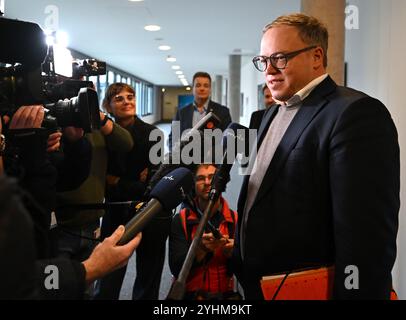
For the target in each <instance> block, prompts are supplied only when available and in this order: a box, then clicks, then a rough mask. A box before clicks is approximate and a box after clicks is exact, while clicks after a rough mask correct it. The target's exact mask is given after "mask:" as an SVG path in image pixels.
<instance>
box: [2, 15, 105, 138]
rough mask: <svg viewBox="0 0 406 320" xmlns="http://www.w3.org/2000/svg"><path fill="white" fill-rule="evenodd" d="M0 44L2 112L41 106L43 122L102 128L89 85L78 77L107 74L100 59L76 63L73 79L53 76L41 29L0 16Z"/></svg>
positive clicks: (97, 103)
mask: <svg viewBox="0 0 406 320" xmlns="http://www.w3.org/2000/svg"><path fill="white" fill-rule="evenodd" d="M0 43H1V49H0V115H9V116H12V115H13V114H14V112H15V111H16V110H17V109H18V108H19V107H21V106H23V105H35V104H42V105H44V107H45V108H46V117H45V121H44V123H43V126H47V127H49V126H51V127H53V126H54V127H67V126H74V127H77V128H82V129H83V130H84V131H85V132H91V131H92V130H94V129H100V113H99V102H98V101H99V99H98V97H97V93H96V91H95V90H94V89H93V83H92V82H91V81H82V80H79V79H81V78H82V77H84V76H93V75H99V74H105V73H106V64H105V63H104V62H101V61H97V60H95V59H87V60H83V61H75V62H73V63H72V74H73V76H72V78H64V77H62V76H59V75H57V74H56V73H55V67H54V56H53V48H52V46H47V45H46V41H45V34H44V32H43V30H42V29H41V28H40V27H39V26H38V25H37V24H35V23H30V22H25V21H18V20H10V19H6V18H0ZM1 64H3V65H1ZM5 64H7V65H5Z"/></svg>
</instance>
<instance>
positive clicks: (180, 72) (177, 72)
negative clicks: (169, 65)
mask: <svg viewBox="0 0 406 320" xmlns="http://www.w3.org/2000/svg"><path fill="white" fill-rule="evenodd" d="M175 73H176V74H183V71H176V72H175Z"/></svg>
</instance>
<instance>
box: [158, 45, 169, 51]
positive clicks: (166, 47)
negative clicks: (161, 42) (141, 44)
mask: <svg viewBox="0 0 406 320" xmlns="http://www.w3.org/2000/svg"><path fill="white" fill-rule="evenodd" d="M158 49H159V50H162V51H168V50H171V47H170V46H159V47H158Z"/></svg>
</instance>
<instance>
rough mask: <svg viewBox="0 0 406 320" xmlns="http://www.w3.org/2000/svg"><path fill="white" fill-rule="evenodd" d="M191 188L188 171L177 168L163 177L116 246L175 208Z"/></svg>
mask: <svg viewBox="0 0 406 320" xmlns="http://www.w3.org/2000/svg"><path fill="white" fill-rule="evenodd" d="M192 187H193V175H192V172H191V171H190V170H189V169H186V168H177V169H175V170H173V171H172V172H170V173H169V174H168V175H166V176H164V177H163V178H162V179H161V180H160V181H159V182H158V183H157V185H156V186H155V187H154V189H152V191H151V193H150V198H151V200H149V201H148V203H147V204H146V205H144V206H143V207H141V208H140V210H139V213H137V215H136V216H135V217H134V218H132V219H131V220H130V221H129V222H128V223H127V224H126V226H125V232H124V234H123V236H122V237H121V239H120V240H119V242H118V245H123V244H126V243H128V242H129V241H131V240H132V239H133V238H134V237H135V236H136V235H137V233H139V232H140V231H142V230H143V229H144V228H145V226H146V225H147V224H148V223H149V222H150V221H151V219H152V218H154V216H156V215H157V214H158V213H159V212H161V211H163V210H165V211H170V210H172V209H174V208H176V207H177V206H178V205H179V204H180V203H181V202H182V201H183V199H184V198H185V195H186V194H187V193H189V192H190V191H191V189H192Z"/></svg>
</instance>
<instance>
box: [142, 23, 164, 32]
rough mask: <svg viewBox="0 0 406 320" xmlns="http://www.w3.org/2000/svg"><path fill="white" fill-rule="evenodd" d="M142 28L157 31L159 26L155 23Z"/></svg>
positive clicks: (159, 28)
mask: <svg viewBox="0 0 406 320" xmlns="http://www.w3.org/2000/svg"><path fill="white" fill-rule="evenodd" d="M144 29H145V30H147V31H159V30H161V27H160V26H157V25H155V24H150V25H147V26H145V27H144Z"/></svg>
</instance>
